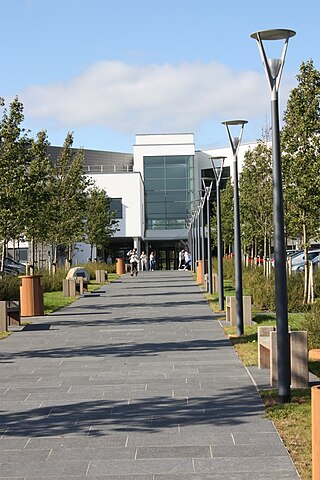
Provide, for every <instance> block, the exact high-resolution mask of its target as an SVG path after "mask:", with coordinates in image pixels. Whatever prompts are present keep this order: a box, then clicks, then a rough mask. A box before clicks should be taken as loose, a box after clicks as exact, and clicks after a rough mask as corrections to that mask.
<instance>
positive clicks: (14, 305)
mask: <svg viewBox="0 0 320 480" xmlns="http://www.w3.org/2000/svg"><path fill="white" fill-rule="evenodd" d="M20 319H21V316H20V303H19V301H18V300H1V301H0V331H4V332H7V331H8V330H9V327H11V326H14V325H21V320H20Z"/></svg>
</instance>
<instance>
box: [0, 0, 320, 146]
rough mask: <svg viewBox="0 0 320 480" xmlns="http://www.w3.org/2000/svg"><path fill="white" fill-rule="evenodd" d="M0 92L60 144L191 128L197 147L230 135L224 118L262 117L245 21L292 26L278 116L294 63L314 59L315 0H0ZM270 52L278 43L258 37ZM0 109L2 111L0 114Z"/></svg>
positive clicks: (261, 124) (261, 78)
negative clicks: (69, 136) (17, 101)
mask: <svg viewBox="0 0 320 480" xmlns="http://www.w3.org/2000/svg"><path fill="white" fill-rule="evenodd" d="M0 18H1V24H0V96H2V97H3V98H4V99H5V102H6V107H7V108H8V106H9V104H10V102H11V101H12V99H13V98H14V97H15V96H18V97H19V99H20V101H21V102H22V103H23V105H24V115H25V120H24V124H23V126H24V127H25V128H26V129H29V130H30V133H29V135H30V136H31V137H34V138H35V137H36V135H37V132H39V131H42V130H46V132H47V136H48V140H49V142H50V143H51V144H52V145H56V146H60V145H62V144H63V141H64V139H65V138H66V135H67V133H68V132H73V136H74V147H76V148H79V147H83V148H87V149H94V150H107V151H115V152H129V153H130V152H132V146H133V144H134V143H135V134H136V133H139V134H143V133H180V132H182V133H194V135H195V144H196V149H209V148H216V147H217V148H218V147H224V146H228V145H229V141H228V138H227V133H226V129H225V127H224V126H223V125H222V124H221V122H222V121H225V120H233V119H244V120H247V121H248V124H247V125H246V127H245V130H244V134H243V142H251V141H255V140H257V139H259V138H261V137H262V134H263V131H264V130H265V128H266V127H269V126H270V123H271V120H270V110H271V107H270V91H269V86H268V83H267V79H266V75H265V72H264V67H263V65H262V61H261V57H260V54H259V51H258V46H257V42H256V40H254V39H252V38H251V37H250V34H251V33H253V32H255V31H260V30H268V29H273V28H285V29H290V30H294V31H295V32H296V35H295V36H294V37H293V38H291V39H290V41H289V47H288V50H287V56H286V62H285V66H284V70H283V75H282V79H281V84H280V91H279V103H280V119H281V118H282V113H283V111H284V109H285V108H286V103H287V100H288V98H289V95H290V91H291V90H292V88H294V87H295V86H296V84H297V80H296V75H297V74H298V73H299V69H300V66H301V64H302V62H306V61H309V60H310V59H312V60H313V62H314V66H315V68H317V69H320V58H319V54H320V47H319V35H318V29H319V19H320V2H319V0H305V1H304V2H299V3H298V4H296V2H294V1H293V0H277V1H274V0H269V1H268V2H258V1H257V0H242V1H239V0H225V1H221V0H219V1H216V0H197V1H194V0H161V1H157V2H155V1H153V0H122V1H118V2H116V1H111V0H0ZM265 47H266V50H267V55H268V56H270V57H272V58H276V57H280V55H281V52H282V47H283V42H278V41H277V42H270V41H269V42H266V43H265ZM1 115H2V113H1Z"/></svg>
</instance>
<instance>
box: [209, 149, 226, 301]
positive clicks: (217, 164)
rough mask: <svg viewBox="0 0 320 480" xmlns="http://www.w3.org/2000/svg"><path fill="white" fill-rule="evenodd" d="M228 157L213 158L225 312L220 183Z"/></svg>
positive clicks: (220, 297) (221, 285) (221, 297)
mask: <svg viewBox="0 0 320 480" xmlns="http://www.w3.org/2000/svg"><path fill="white" fill-rule="evenodd" d="M225 159H226V157H211V163H212V170H213V173H214V178H215V180H216V199H217V200H216V203H217V240H218V249H217V250H218V252H217V253H218V290H219V309H220V310H224V289H223V243H222V228H221V204H220V182H221V178H222V171H223V164H224V160H225Z"/></svg>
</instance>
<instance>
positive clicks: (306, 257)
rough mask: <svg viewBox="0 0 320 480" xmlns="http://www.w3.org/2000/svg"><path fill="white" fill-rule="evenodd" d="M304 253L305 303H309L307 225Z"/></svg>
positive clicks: (304, 236)
mask: <svg viewBox="0 0 320 480" xmlns="http://www.w3.org/2000/svg"><path fill="white" fill-rule="evenodd" d="M303 251H304V293H303V303H308V284H309V263H308V244H307V225H306V224H305V223H304V224H303Z"/></svg>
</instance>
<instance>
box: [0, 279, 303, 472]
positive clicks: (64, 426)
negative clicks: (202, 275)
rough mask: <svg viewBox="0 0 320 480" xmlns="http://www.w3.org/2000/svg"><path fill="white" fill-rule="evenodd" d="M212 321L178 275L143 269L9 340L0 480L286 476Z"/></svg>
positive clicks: (285, 457)
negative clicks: (143, 270) (134, 276)
mask: <svg viewBox="0 0 320 480" xmlns="http://www.w3.org/2000/svg"><path fill="white" fill-rule="evenodd" d="M220 320H221V316H217V315H215V314H213V312H212V311H211V309H210V307H209V306H208V303H207V302H206V300H205V299H204V296H203V293H202V291H201V289H200V287H199V286H198V285H197V284H196V283H195V281H194V279H193V277H192V275H191V274H190V273H189V272H179V271H155V272H149V271H147V272H140V273H139V275H138V277H136V278H132V277H131V276H130V275H122V276H121V278H120V279H119V280H117V281H116V282H113V283H111V284H107V285H104V286H102V287H101V288H100V289H99V290H98V291H97V292H95V293H94V294H85V295H84V296H82V297H80V298H79V299H77V300H76V301H75V302H74V303H73V304H71V305H69V306H68V307H65V308H63V309H61V310H59V311H58V312H55V313H53V314H51V315H48V316H44V317H36V318H33V319H32V324H31V326H28V327H27V328H26V329H17V331H15V332H14V333H13V334H12V335H11V336H10V337H8V338H6V339H5V340H3V341H1V342H0V363H1V372H0V378H1V389H0V480H4V479H8V480H9V479H11V480H12V479H16V480H17V479H18V480H19V479H20V480H49V479H51V480H55V479H61V480H62V479H63V480H68V479H72V480H85V479H88V480H89V479H91V480H102V479H104V480H182V479H183V480H212V479H224V480H225V478H228V480H247V479H249V478H250V480H251V479H252V478H255V479H258V480H259V479H264V480H268V479H270V480H282V479H290V480H296V479H299V475H298V474H297V472H296V469H295V467H294V465H293V463H292V460H291V458H290V456H289V454H288V452H287V450H286V448H285V447H284V445H283V443H282V441H281V439H280V437H279V435H278V433H277V431H276V429H275V427H274V425H273V423H272V422H271V421H270V420H269V419H267V418H265V417H264V408H263V404H262V401H261V399H260V396H259V395H258V392H257V389H256V384H258V385H259V386H260V385H262V386H263V385H264V384H265V383H266V382H267V373H265V372H257V371H256V370H255V369H254V368H250V369H248V368H245V367H244V366H243V365H242V364H241V362H240V360H239V357H238V356H237V354H236V353H235V350H234V349H233V347H232V345H231V343H230V341H229V340H228V339H227V338H226V337H225V335H224V333H223V329H222V326H221V322H220ZM255 379H256V380H255Z"/></svg>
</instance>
